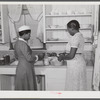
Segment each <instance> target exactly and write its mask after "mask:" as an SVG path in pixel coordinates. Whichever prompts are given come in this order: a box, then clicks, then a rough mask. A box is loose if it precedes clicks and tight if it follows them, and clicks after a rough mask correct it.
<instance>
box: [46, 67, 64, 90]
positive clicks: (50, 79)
mask: <svg viewBox="0 0 100 100" xmlns="http://www.w3.org/2000/svg"><path fill="white" fill-rule="evenodd" d="M65 81H66V69H65V68H51V69H49V70H48V71H47V78H46V82H47V83H46V90H47V91H48V90H49V91H61V90H62V91H63V90H64V89H65Z"/></svg>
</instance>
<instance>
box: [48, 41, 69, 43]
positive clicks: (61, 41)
mask: <svg viewBox="0 0 100 100" xmlns="http://www.w3.org/2000/svg"><path fill="white" fill-rule="evenodd" d="M46 43H68V41H46Z"/></svg>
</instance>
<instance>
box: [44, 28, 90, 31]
mask: <svg viewBox="0 0 100 100" xmlns="http://www.w3.org/2000/svg"><path fill="white" fill-rule="evenodd" d="M50 30H67V29H66V28H46V31H50ZM80 30H91V28H80Z"/></svg>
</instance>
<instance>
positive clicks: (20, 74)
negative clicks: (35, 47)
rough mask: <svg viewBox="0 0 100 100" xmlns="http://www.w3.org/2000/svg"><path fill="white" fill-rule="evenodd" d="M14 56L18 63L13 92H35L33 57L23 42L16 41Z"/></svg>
mask: <svg viewBox="0 0 100 100" xmlns="http://www.w3.org/2000/svg"><path fill="white" fill-rule="evenodd" d="M14 50H15V56H16V58H17V59H18V61H19V63H18V66H17V68H16V77H15V90H36V89H37V85H36V78H35V71H34V61H35V56H33V55H32V50H31V49H30V47H29V46H28V44H27V43H25V42H24V41H21V40H18V41H16V43H15V45H14Z"/></svg>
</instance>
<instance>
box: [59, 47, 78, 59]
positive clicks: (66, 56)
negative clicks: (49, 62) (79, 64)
mask: <svg viewBox="0 0 100 100" xmlns="http://www.w3.org/2000/svg"><path fill="white" fill-rule="evenodd" d="M76 52H77V48H73V47H71V50H70V53H68V54H60V55H59V57H58V60H59V61H62V60H71V59H73V58H74V57H75V54H76Z"/></svg>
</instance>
